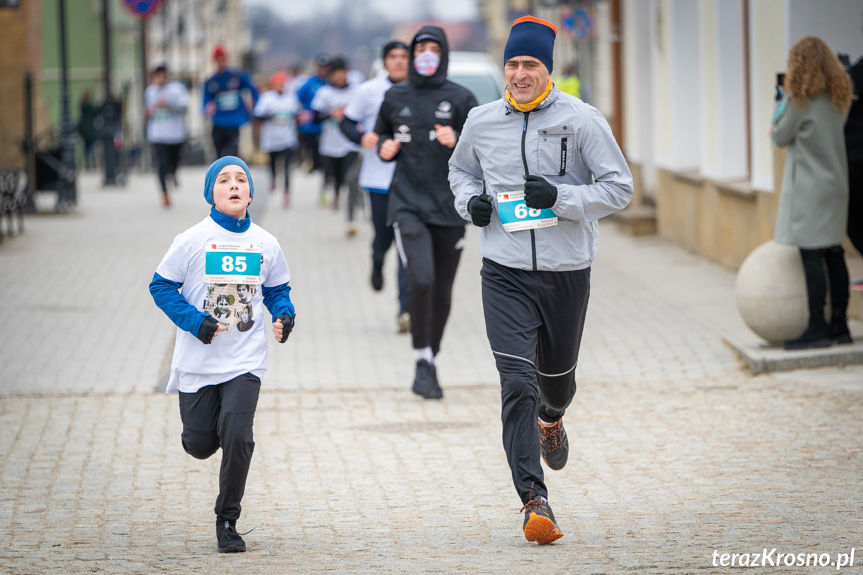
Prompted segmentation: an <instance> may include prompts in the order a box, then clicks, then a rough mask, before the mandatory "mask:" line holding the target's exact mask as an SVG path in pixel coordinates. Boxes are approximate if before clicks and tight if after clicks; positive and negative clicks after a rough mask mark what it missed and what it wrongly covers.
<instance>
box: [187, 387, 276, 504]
mask: <svg viewBox="0 0 863 575" xmlns="http://www.w3.org/2000/svg"><path fill="white" fill-rule="evenodd" d="M260 390H261V380H260V379H258V378H257V377H255V376H254V375H252V374H251V373H245V374H243V375H240V376H237V377H235V378H234V379H232V380H230V381H226V382H225V383H220V384H218V385H208V386H206V387H203V388H201V389H199V390H198V391H197V392H195V393H183V392H180V417H181V419H182V420H183V435H182V441H183V449H185V450H186V453H188V454H189V455H191V456H192V457H194V458H196V459H207V458H208V457H210V456H211V455H213V454H214V453H215V452H216V451H217V450H218V449H219V448H220V447H221V448H222V468H221V470H220V471H219V496H218V498H216V506H215V508H214V509H213V510H214V511H215V512H216V518H217V519H219V520H228V521H236V520H237V519H239V518H240V510H241V506H240V502H241V501H242V500H243V493H245V491H246V477H247V476H248V474H249V465H251V463H252V453H253V452H254V451H255V441H254V437H253V435H252V425H253V424H254V421H255V409H256V408H257V406H258V394H259V393H260Z"/></svg>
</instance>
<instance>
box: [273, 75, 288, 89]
mask: <svg viewBox="0 0 863 575" xmlns="http://www.w3.org/2000/svg"><path fill="white" fill-rule="evenodd" d="M287 81H288V74H287V73H286V72H276V73H275V74H273V75H272V76H270V85H271V86H272V87H273V88H275V87H276V86H284V85H285V82H287Z"/></svg>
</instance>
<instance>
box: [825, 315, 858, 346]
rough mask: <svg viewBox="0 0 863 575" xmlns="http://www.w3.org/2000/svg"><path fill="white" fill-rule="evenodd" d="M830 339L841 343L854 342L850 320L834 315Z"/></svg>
mask: <svg viewBox="0 0 863 575" xmlns="http://www.w3.org/2000/svg"><path fill="white" fill-rule="evenodd" d="M830 339H831V340H833V341H835V342H836V343H839V344H847V343H854V339H852V338H851V331H850V330H849V329H848V320H846V319H845V318H844V317H843V318H837V317H834V318H833V321H831V322H830Z"/></svg>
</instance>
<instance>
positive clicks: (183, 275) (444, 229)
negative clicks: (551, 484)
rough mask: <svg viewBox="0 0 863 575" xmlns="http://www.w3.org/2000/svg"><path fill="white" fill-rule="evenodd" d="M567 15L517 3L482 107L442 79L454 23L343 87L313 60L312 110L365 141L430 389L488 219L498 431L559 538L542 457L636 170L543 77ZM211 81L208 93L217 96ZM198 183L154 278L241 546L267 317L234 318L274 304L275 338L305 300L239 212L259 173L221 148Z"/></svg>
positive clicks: (557, 437)
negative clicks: (474, 232) (603, 242)
mask: <svg viewBox="0 0 863 575" xmlns="http://www.w3.org/2000/svg"><path fill="white" fill-rule="evenodd" d="M556 33H557V30H556V28H555V27H554V26H553V25H552V24H551V23H549V22H546V21H544V20H540V19H537V18H534V17H530V16H527V17H524V18H520V19H518V20H516V21H515V22H514V24H513V27H512V29H511V32H510V36H509V39H508V41H507V44H506V47H505V51H504V68H505V76H506V87H505V89H504V94H503V97H502V98H501V99H499V100H497V101H494V102H491V103H489V104H486V105H483V106H481V107H478V106H477V101H476V98H475V97H474V95H473V94H472V93H471V92H470V91H469V90H467V89H466V88H464V87H462V86H460V85H457V84H455V83H453V82H451V81H449V80H448V79H447V65H448V59H449V46H448V42H447V37H446V34H445V33H444V31H443V30H442V29H441V28H438V27H435V26H425V27H423V28H422V29H420V30H419V32H418V33H417V34H416V36H415V37H414V38H413V40H412V41H411V42H410V44H405V43H402V42H399V41H391V42H388V43H387V44H386V45H385V46H384V47H383V49H382V53H381V56H382V58H383V62H384V67H385V68H386V71H387V75H386V76H385V77H383V76H382V77H379V78H373V79H371V80H369V81H368V82H365V83H363V84H361V85H359V86H357V87H356V88H355V89H352V90H351V92H350V94H346V93H343V92H341V90H344V89H345V87H344V86H343V85H342V84H343V82H344V83H347V79H346V77H345V78H344V80H343V79H342V78H341V75H340V74H339V71H341V70H344V71H345V72H346V71H347V67H346V66H345V67H344V68H343V67H342V64H343V63H342V62H339V61H336V62H333V61H332V60H330V61H329V62H323V61H321V62H318V64H319V67H320V68H324V64H327V65H328V66H329V71H328V73H327V80H326V81H327V84H326V85H328V86H330V88H331V89H325V88H324V87H323V86H324V84H322V83H321V84H320V85H319V86H318V88H317V89H316V90H315V94H314V96H313V97H312V98H311V100H309V104H308V108H306V109H305V110H306V112H309V113H307V114H304V116H305V117H306V119H312V120H315V121H324V127H323V128H322V132H321V141H322V144H323V140H324V139H325V137H326V134H327V133H329V134H331V135H332V136H336V135H338V136H340V137H342V138H344V140H345V141H347V142H349V143H350V144H351V145H352V146H355V150H359V149H362V151H363V160H362V170H361V172H360V174H359V178H360V180H359V181H360V185H361V186H363V187H364V188H366V189H367V190H368V191H369V197H370V198H371V203H372V215H373V221H374V225H375V231H376V233H375V241H374V244H373V250H372V273H371V283H372V286H373V287H374V289H376V290H379V289H381V288H382V286H383V281H384V280H383V272H382V270H383V259H384V254H385V253H386V250H387V247H388V246H389V245H390V244H391V243H392V242H393V241H395V243H396V245H397V247H398V254H399V260H400V266H399V270H400V272H399V273H400V277H401V280H402V281H400V282H399V283H400V284H404V283H406V284H407V289H406V290H404V291H402V290H400V291H402V293H403V295H404V300H403V302H402V305H404V311H405V312H407V313H408V314H409V316H410V333H411V341H412V347H413V349H414V351H415V374H414V378H413V382H412V385H411V388H412V390H413V392H414V393H415V394H417V395H418V396H420V397H422V398H424V399H428V400H440V399H442V398H443V395H444V393H443V388H442V386H441V384H440V382H439V381H438V377H437V369H436V365H437V361H438V355H439V352H440V350H441V340H442V338H443V334H444V331H445V327H446V324H447V319H448V316H449V311H450V304H451V299H452V298H451V295H452V286H453V281H454V278H455V275H456V270H457V268H458V265H459V261H460V256H461V253H462V248H463V247H464V235H465V226H466V225H467V224H468V223H469V222H470V223H472V224H473V225H475V226H477V227H479V228H481V232H480V249H481V251H482V255H483V264H482V269H481V271H480V273H481V276H482V308H483V312H484V315H485V323H486V331H487V336H488V340H489V343H490V346H491V350H492V353H493V354H494V358H495V362H496V365H497V369H498V372H499V374H500V382H501V398H502V424H503V444H504V449H505V451H506V456H507V460H508V462H509V465H510V469H511V472H512V479H513V483H514V486H515V490H516V493H517V494H518V496H519V498H520V499H521V502H522V504H523V508H522V510H523V511H524V515H525V517H524V523H523V526H522V527H523V531H524V535H525V537H526V538H527V540H528V541H535V542H537V543H539V544H547V543H551V542H553V541H555V540H557V539H558V538H560V537H562V536H563V533H562V531H561V530H560V528H559V527H558V524H557V521H556V519H555V517H554V515H553V513H552V511H551V507H550V504H549V495H548V488H547V486H546V484H545V482H544V474H543V469H542V466H541V464H540V461H541V460H544V461H545V463H546V465H547V466H548V467H549V468H551V469H555V470H559V469H562V468H563V467H564V465H565V464H566V462H567V458H568V452H569V443H568V439H567V436H566V432H565V430H564V427H563V421H562V418H563V416H564V414H565V412H566V409H567V407H568V406H569V404H570V402H571V401H572V399H573V396H574V394H575V391H576V380H575V369H576V364H577V359H578V351H579V347H580V343H581V337H582V332H583V327H584V321H585V315H586V311H587V303H588V295H589V291H590V266H591V262H592V260H593V259H594V257H595V256H596V250H597V221H598V220H599V219H600V218H602V217H604V216H606V215H609V214H611V213H613V212H615V211H617V210H620V209H622V208H624V207H625V206H626V205H627V204H628V202H629V201H630V199H631V197H632V176H631V174H630V172H629V168H628V167H627V164H626V161H625V160H624V158H623V154H622V153H621V151H620V149H619V147H618V146H617V143H616V142H615V139H614V137H613V135H612V133H611V130H610V128H609V126H608V123H607V122H606V120H605V118H604V117H603V116H602V114H600V113H599V112H598V111H597V110H596V109H594V108H592V107H591V106H589V105H587V104H585V103H584V102H582V101H581V100H579V99H577V98H575V97H573V96H570V95H568V94H565V93H563V92H561V91H559V90H558V89H557V88H556V87H555V86H554V83H553V82H552V81H551V77H550V75H551V72H552V70H553V51H554V41H555V37H556ZM334 71H335V72H336V74H334V73H333V72H334ZM345 76H346V74H345ZM317 77H318V79H319V80H320V81H321V82H323V81H324V78H323V77H322V76H321V75H320V74H319V75H318V76H317ZM276 80H279V78H276ZM309 81H312V79H309V80H307V82H309ZM316 83H317V82H316ZM276 84H278V82H276ZM284 84H285V83H284V82H282V86H284ZM215 85H216V84H214V86H215ZM241 85H242V84H234V86H235V87H237V86H241ZM308 85H309V84H307V83H306V84H304V86H303V87H305V86H308ZM238 89H239V88H238ZM283 89H284V88H283ZM303 92H304V90H303V88H300V89H299V90H298V94H299V96H298V100H299V105H300V106H305V103H304V102H303V99H304V98H305V99H308V98H306V97H305V94H304V93H303ZM265 96H266V94H265ZM206 97H207V96H206V95H205V98H206ZM220 98H222V96H220V93H218V92H216V93H215V94H214V96H213V101H215V102H216V103H215V104H214V106H215V108H216V112H218V110H219V103H218V102H220V101H221V100H220ZM224 99H225V101H228V100H229V99H230V98H229V97H225V98H224ZM264 103H266V101H265V98H264V97H263V96H262V97H261V99H260V101H258V105H257V106H256V108H255V112H256V115H258V117H260V118H264V119H266V120H267V121H273V119H274V118H276V117H278V113H279V112H273V111H272V110H273V108H268V107H267V106H265V105H264ZM207 105H209V103H208V104H207ZM268 105H269V104H268ZM211 108H212V106H211ZM297 110H298V112H297V113H298V114H300V115H303V114H302V112H301V111H299V110H300V108H299V107H298V108H297ZM312 111H313V115H311V114H312ZM213 117H214V118H215V114H214V116H213ZM302 125H303V124H302V123H301V124H300V125H299V130H298V134H297V137H298V140H300V139H303V137H304V136H303V131H302ZM215 127H216V124H215V122H214V140H215V136H216V131H215ZM326 127H331V128H332V129H331V130H330V131H329V132H327V131H324V130H325V129H326ZM222 128H224V126H222ZM220 132H222V134H221V135H225V134H224V130H220ZM225 139H226V140H227V138H225ZM225 149H226V148H222V150H223V151H224V150H225ZM323 149H324V147H323V145H322V146H321V150H322V151H323ZM234 150H235V148H233V149H231V151H234ZM327 150H334V148H332V149H331V148H327ZM349 153H356V151H353V152H349ZM339 157H342V158H344V157H346V156H336V155H334V156H329V157H328V156H327V154H323V158H324V160H323V161H324V163H327V162H331V161H332V159H333V158H339ZM334 163H335V164H338V162H334ZM344 163H349V162H348V161H347V160H346V161H345V162H344ZM342 168H344V166H341V168H339V169H342ZM286 188H287V180H286ZM204 196H205V199H206V200H207V202H208V203H209V204H210V205H211V206H212V208H211V211H210V214H209V215H208V216H207V217H206V218H205V219H204V220H203V221H202V222H200V223H198V224H197V225H195V226H193V227H192V228H190V229H189V230H187V231H185V232H183V233H181V234H180V235H178V236H177V237H176V238H175V240H174V243H173V244H172V246H171V248H170V249H169V251H168V253H167V254H166V255H165V258H164V259H163V261H162V263H161V264H160V265H159V267H158V268H157V270H156V274H155V275H154V278H153V281H152V282H151V284H150V290H151V293H152V294H153V297H154V299H155V301H156V303H157V305H158V306H159V307H160V308H161V309H162V310H163V311H164V312H165V313H166V314H167V315H168V316H169V317H170V318H171V319H172V320H173V321H174V323H175V324H176V325H177V342H176V346H175V350H174V356H173V361H172V366H171V378H170V382H169V385H168V391H169V392H177V393H179V398H180V399H179V402H180V413H181V415H182V419H183V435H182V438H183V447H184V449H185V450H186V451H187V452H188V453H189V454H190V455H192V456H193V457H197V458H206V457H209V456H210V455H212V454H213V453H214V452H215V451H217V450H218V449H219V448H220V447H221V449H222V451H223V453H222V467H221V471H220V481H219V489H220V491H219V496H218V498H217V500H216V505H215V509H214V511H215V513H216V518H217V524H216V536H217V546H218V550H219V551H220V552H236V551H245V549H246V545H245V542H244V540H243V539H242V536H241V534H240V533H238V532H237V529H236V521H237V520H238V519H239V517H240V510H241V509H240V501H241V500H242V496H243V491H244V488H245V480H246V476H247V473H248V470H249V464H250V461H251V455H252V451H253V448H254V441H253V434H252V421H253V419H254V412H255V408H256V405H257V398H258V391H259V389H260V385H261V377H262V375H263V373H264V371H265V369H266V357H267V345H266V339H265V338H266V334H265V328H264V326H263V322H262V321H254V323H251V324H249V325H251V327H250V328H249V329H247V330H246V331H242V332H241V331H239V330H237V329H234V327H235V326H236V325H238V322H239V321H240V319H242V321H246V322H248V320H256V319H260V318H262V317H263V307H266V308H267V309H268V310H269V312H270V314H271V315H272V317H273V325H272V331H273V334H274V337H275V339H276V340H277V341H279V342H282V343H284V342H285V340H286V339H287V337H288V335H289V334H290V333H291V331H292V330H293V328H294V325H295V323H296V312H295V310H294V307H293V304H292V303H291V300H290V286H289V281H290V271H289V269H288V265H287V263H286V261H285V258H284V255H283V254H282V251H281V248H280V247H279V244H278V241H277V240H276V238H274V237H273V236H272V235H270V234H268V233H267V232H265V231H264V230H263V229H261V228H260V227H258V226H257V225H255V224H253V223H252V222H251V220H250V218H249V216H248V212H247V206H248V205H249V204H250V203H251V202H252V200H253V198H254V185H253V183H252V178H251V174H250V172H249V170H248V167H247V166H246V164H245V162H244V161H243V160H242V159H240V158H239V157H236V154H227V153H225V154H221V155H220V158H219V159H218V160H217V161H216V162H214V163H213V164H212V165H211V166H210V168H209V170H208V171H207V175H206V180H205V185H204ZM405 276H406V278H407V281H406V282H405V281H404V278H405ZM231 284H243V285H247V286H251V287H250V289H248V290H247V291H245V292H243V293H251V294H252V295H251V297H252V303H251V305H250V307H249V304H242V303H241V302H239V301H236V302H232V301H231V297H233V294H234V293H239V292H238V291H237V290H236V289H235V290H233V291H231V290H230V289H226V288H224V286H226V285H231ZM405 292H406V293H405ZM222 294H227V296H230V297H227V302H225V301H222V303H221V306H222V307H223V308H226V309H229V310H230V309H231V306H236V307H237V310H234V312H233V313H234V314H235V315H236V318H235V319H236V321H234V320H225V319H217V318H215V317H214V313H213V312H214V310H215V309H216V308H217V306H216V303H215V302H216V300H218V298H219V297H220V296H221V295H222ZM400 300H401V298H400ZM240 306H245V307H242V309H240ZM400 311H401V310H400ZM222 313H224V312H222ZM241 313H242V314H244V315H242V316H241V315H240V314H241ZM247 316H249V317H247ZM296 337H302V336H301V335H298V336H296Z"/></svg>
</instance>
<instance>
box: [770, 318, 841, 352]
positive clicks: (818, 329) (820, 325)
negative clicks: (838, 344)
mask: <svg viewBox="0 0 863 575" xmlns="http://www.w3.org/2000/svg"><path fill="white" fill-rule="evenodd" d="M832 344H833V342H832V341H831V339H830V328H829V327H828V326H827V323H826V322H824V321H823V320H821V321H814V322H813V321H811V320H810V322H809V326H808V327H807V328H806V331H804V332H803V335H801V336H800V337H798V338H797V339H791V340H788V341H786V342H785V343H783V344H782V347H783V348H784V349H809V348H813V347H830V346H831V345H832Z"/></svg>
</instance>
